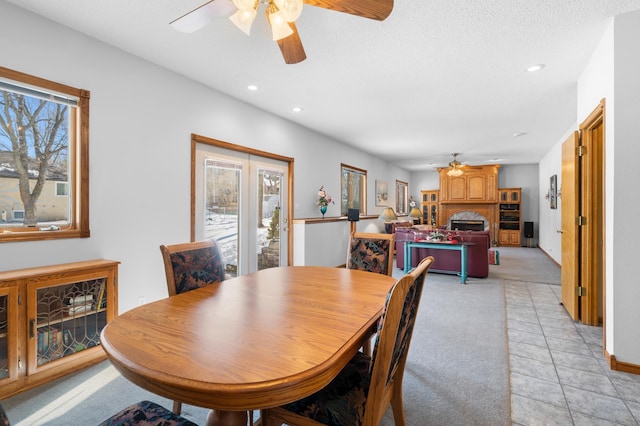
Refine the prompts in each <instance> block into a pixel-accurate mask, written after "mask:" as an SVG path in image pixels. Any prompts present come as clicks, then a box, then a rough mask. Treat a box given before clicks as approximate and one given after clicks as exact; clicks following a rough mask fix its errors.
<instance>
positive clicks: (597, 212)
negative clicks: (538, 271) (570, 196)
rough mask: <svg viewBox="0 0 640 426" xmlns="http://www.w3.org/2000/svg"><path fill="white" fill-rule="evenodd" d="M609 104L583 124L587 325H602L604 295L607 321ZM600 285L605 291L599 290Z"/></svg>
mask: <svg viewBox="0 0 640 426" xmlns="http://www.w3.org/2000/svg"><path fill="white" fill-rule="evenodd" d="M604 125H605V100H604V99H602V100H601V101H600V103H599V104H598V106H597V107H596V108H595V109H594V110H593V111H592V112H591V114H589V116H588V117H587V118H586V119H585V120H584V121H583V122H582V123H581V124H580V126H579V129H580V133H581V145H582V146H583V147H584V149H585V150H586V154H585V155H584V156H583V157H582V161H581V163H582V165H581V172H580V185H581V187H582V188H581V194H582V196H581V199H580V211H581V213H580V214H581V216H584V217H586V219H587V220H586V225H584V226H581V227H580V230H579V234H580V240H581V244H580V250H581V261H580V269H581V270H580V276H581V280H582V283H581V284H582V285H583V287H585V288H586V296H583V297H582V298H581V299H580V304H581V313H582V315H581V318H580V319H581V321H582V322H583V323H584V324H589V325H599V318H598V296H599V294H600V293H601V294H602V295H603V300H602V306H603V308H602V309H603V321H604V318H605V314H604V306H606V303H605V300H604V293H605V292H604V288H605V287H606V285H605V284H606V272H605V262H604V253H605V245H604V244H605V241H606V239H605V226H604V224H605V212H606V207H605V202H606V199H605V197H604V190H605V170H604V168H605V157H604V156H605V132H604ZM598 283H601V284H602V288H598V285H597V284H598Z"/></svg>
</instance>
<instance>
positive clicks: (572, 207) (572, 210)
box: [560, 132, 580, 320]
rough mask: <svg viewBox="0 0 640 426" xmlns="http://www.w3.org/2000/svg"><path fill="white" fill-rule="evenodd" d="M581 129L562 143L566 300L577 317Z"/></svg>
mask: <svg viewBox="0 0 640 426" xmlns="http://www.w3.org/2000/svg"><path fill="white" fill-rule="evenodd" d="M578 145H579V135H578V132H573V134H572V135H571V136H569V138H568V139H567V140H566V141H564V143H563V144H562V198H561V200H562V201H561V206H562V219H561V220H562V230H561V231H560V232H562V271H561V283H562V304H563V305H564V307H565V309H566V310H567V312H568V313H569V315H570V316H571V318H573V319H574V320H578V319H579V318H580V312H579V310H578V296H577V294H576V292H577V289H578V280H579V271H578V249H579V246H578V226H577V224H576V219H577V217H578V213H579V211H578V188H579V186H578V169H577V166H578V157H577V149H578Z"/></svg>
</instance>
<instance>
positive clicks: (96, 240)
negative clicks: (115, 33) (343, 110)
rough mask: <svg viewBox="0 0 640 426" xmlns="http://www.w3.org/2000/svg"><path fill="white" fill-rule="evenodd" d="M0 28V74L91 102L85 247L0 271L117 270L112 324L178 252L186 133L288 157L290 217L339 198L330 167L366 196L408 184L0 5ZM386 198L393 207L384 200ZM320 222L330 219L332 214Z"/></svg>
mask: <svg viewBox="0 0 640 426" xmlns="http://www.w3.org/2000/svg"><path fill="white" fill-rule="evenodd" d="M0 16H2V22H3V23H2V26H0V52H2V66H4V67H7V68H11V69H14V70H17V71H21V72H25V73H28V74H32V75H35V76H38V77H42V78H46V79H49V80H53V81H56V82H60V83H63V84H67V85H70V86H73V87H77V88H82V89H87V90H89V91H90V92H91V119H90V221H91V222H90V225H91V238H86V239H68V240H58V241H39V242H22V243H15V242H12V243H2V244H0V270H10V269H18V268H27V267H33V266H41V265H50V264H58V263H66V262H73V261H79V260H87V259H94V258H107V259H114V260H119V261H121V262H122V263H121V266H120V276H119V289H120V294H119V296H120V297H119V301H120V311H121V312H123V311H126V310H128V309H130V308H132V307H134V306H136V305H137V300H138V298H139V297H146V298H147V300H148V301H152V300H155V299H159V298H163V297H166V295H167V290H166V282H165V277H164V271H163V264H162V259H161V255H160V250H159V248H158V247H159V245H160V244H171V243H178V242H184V241H188V240H189V235H190V229H189V226H190V225H189V224H190V210H189V197H190V188H189V182H190V180H189V179H190V135H191V133H196V134H200V135H203V136H207V137H211V138H216V139H221V140H224V141H227V142H231V143H235V144H239V145H245V146H249V147H253V148H257V149H260V150H264V151H269V152H273V153H276V154H280V155H285V156H289V157H293V158H294V159H295V163H294V167H295V168H294V179H295V186H294V191H295V192H294V207H295V212H294V215H295V217H320V216H321V214H320V212H319V210H318V207H317V206H316V205H315V200H316V194H317V190H318V188H319V187H320V186H321V185H324V186H325V188H326V189H327V192H328V193H329V194H330V195H332V196H334V197H338V196H339V188H340V162H344V163H347V164H350V165H353V166H356V167H359V168H362V169H365V170H368V171H369V184H368V193H369V194H373V190H374V181H375V179H381V180H385V181H387V182H388V183H389V184H390V189H391V188H394V186H393V185H394V184H395V180H396V179H400V180H403V181H409V176H410V174H409V172H407V171H404V170H401V169H399V168H397V167H395V166H391V165H389V164H387V163H386V162H384V161H382V160H380V159H378V158H374V157H372V156H370V155H366V154H363V153H361V152H360V151H357V150H355V149H352V148H350V147H347V146H346V145H343V144H341V143H339V142H337V141H335V140H332V139H329V138H328V137H326V136H323V135H320V134H318V133H315V132H312V131H309V130H307V129H305V128H303V127H300V126H298V125H295V124H293V123H292V122H289V121H287V120H284V119H282V118H279V117H276V116H274V115H271V114H268V113H265V112H264V111H262V110H259V109H256V108H253V107H251V106H249V105H247V104H245V103H243V102H240V101H237V100H235V99H233V98H230V97H228V96H226V95H223V94H221V93H219V92H216V91H213V90H210V89H207V88H205V87H203V86H201V85H199V84H196V83H194V82H192V81H190V80H188V79H185V78H183V77H181V76H178V75H176V74H174V73H172V72H169V71H167V70H165V69H163V68H160V67H157V66H155V65H153V64H151V63H149V62H146V61H143V60H141V59H139V58H137V57H135V56H132V55H129V54H127V53H125V52H123V51H121V50H119V49H116V48H114V47H111V46H108V45H106V44H103V43H101V42H98V41H96V40H94V39H91V38H89V37H86V36H84V35H81V34H79V33H76V32H74V31H71V30H70V29H68V28H66V27H63V26H60V25H58V24H56V23H54V22H52V21H48V20H45V19H43V18H41V17H39V16H37V15H34V14H31V13H29V12H27V11H25V10H23V9H20V8H17V7H15V6H13V5H11V4H8V3H6V2H4V1H2V0H0ZM17 35H19V36H17ZM249 123H250V125H249ZM390 196H391V199H390V203H393V204H392V205H395V191H394V190H393V191H390ZM374 204H375V200H374V199H373V197H369V202H368V209H369V211H368V212H369V213H370V214H375V213H377V212H379V211H380V210H381V209H382V207H376V206H375V205H374ZM327 215H328V216H338V215H339V206H338V205H337V204H336V205H331V206H329V211H328V213H327ZM317 226H319V227H320V228H322V227H323V226H324V225H317ZM344 226H345V227H348V223H347V222H344ZM335 247H341V248H342V247H345V249H344V250H346V242H345V241H344V237H343V233H342V232H336V231H335V230H333V229H332V228H331V227H329V228H327V230H326V231H325V232H322V235H321V239H320V240H319V241H315V244H310V245H308V246H306V247H304V250H308V252H307V253H305V256H307V257H308V258H317V259H322V254H323V253H324V252H326V251H327V250H331V251H333V252H335ZM298 249H299V248H298ZM314 254H317V256H314ZM342 263H344V261H342ZM334 265H335V264H332V265H331V266H334Z"/></svg>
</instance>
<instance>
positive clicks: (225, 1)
mask: <svg viewBox="0 0 640 426" xmlns="http://www.w3.org/2000/svg"><path fill="white" fill-rule="evenodd" d="M235 9H236V8H235V6H234V5H233V2H232V1H231V0H211V1H209V2H207V3H205V4H203V5H202V6H199V7H197V8H195V9H193V10H192V11H191V12H188V13H185V14H184V15H182V16H181V17H179V18H177V19H174V20H173V21H171V22H169V25H171V26H172V27H173V29H175V30H177V31H180V32H183V33H192V32H194V31H197V30H199V29H200V28H202V27H204V26H205V25H207V24H208V23H209V22H211V21H212V20H213V19H215V18H219V17H221V16H224V15H227V14H230V13H231V12H233V11H234V10H235Z"/></svg>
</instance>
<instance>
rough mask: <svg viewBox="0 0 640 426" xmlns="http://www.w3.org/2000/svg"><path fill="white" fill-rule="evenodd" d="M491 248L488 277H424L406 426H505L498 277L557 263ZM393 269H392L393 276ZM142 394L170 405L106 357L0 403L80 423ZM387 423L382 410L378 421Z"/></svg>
mask: <svg viewBox="0 0 640 426" xmlns="http://www.w3.org/2000/svg"><path fill="white" fill-rule="evenodd" d="M498 250H499V251H500V265H496V266H493V265H492V266H491V267H490V275H489V278H486V279H478V278H470V279H469V282H468V284H467V285H462V284H460V279H459V278H458V277H455V276H452V275H443V274H429V275H428V277H427V280H426V284H425V289H424V293H423V299H422V304H421V306H420V311H419V314H418V323H417V324H416V328H415V331H414V335H413V341H412V344H411V348H410V353H409V357H408V361H407V366H406V370H405V376H404V387H403V389H404V392H403V393H404V405H405V412H406V416H407V424H409V425H434V426H438V425H448V426H449V425H487V426H489V425H491V426H494V425H510V424H511V416H510V391H509V376H508V353H507V341H506V328H505V324H506V320H505V306H504V288H503V280H507V279H508V280H521V281H535V282H547V281H545V280H548V281H549V282H554V283H558V282H559V279H556V278H555V276H554V275H553V274H554V272H553V271H556V272H557V271H558V268H557V267H556V266H554V264H553V263H552V262H551V261H550V260H549V259H548V258H547V257H546V256H545V255H544V253H543V252H542V251H540V250H539V249H533V248H502V247H501V248H498ZM550 266H551V267H550ZM549 271H551V272H549ZM540 274H542V277H543V278H542V281H541V278H540ZM545 274H548V276H547V275H545ZM400 275H401V271H400V270H396V271H395V273H394V276H400ZM554 279H555V281H553V280H554ZM176 368H180V367H179V366H176ZM142 399H149V400H152V401H156V402H158V403H160V404H162V405H164V406H165V407H167V408H170V407H171V401H169V400H167V399H165V398H161V397H158V396H156V395H154V394H152V393H149V392H147V391H145V390H143V389H140V388H139V387H137V386H136V385H133V384H131V383H130V382H129V381H127V380H126V379H124V378H123V377H122V376H120V374H119V373H118V372H117V371H116V370H115V369H114V368H113V367H112V366H111V365H110V363H109V362H108V361H105V362H102V363H100V364H98V365H96V366H93V367H91V368H89V369H85V370H83V371H80V372H78V373H75V374H73V375H70V376H67V377H65V378H63V379H60V380H58V381H56V382H53V383H50V384H48V385H45V386H41V387H39V388H38V389H34V390H31V391H27V392H24V393H22V394H19V395H16V396H14V397H12V398H9V399H6V400H4V401H2V404H3V406H4V407H5V409H6V411H7V413H8V416H9V419H10V420H11V422H12V425H14V426H27V425H28V426H35V425H52V426H56V425H60V426H63V425H64V426H74V425H82V426H85V425H92V424H97V423H99V422H101V421H102V420H104V419H105V418H107V417H109V416H110V415H111V414H113V413H115V412H117V411H119V410H120V409H122V408H124V407H125V406H127V405H129V404H131V403H133V402H137V401H140V400H142ZM207 412H208V410H206V409H203V408H199V407H193V406H189V405H185V406H184V408H183V416H184V417H187V418H189V419H190V420H192V421H193V422H195V423H197V424H204V422H205V419H206V415H207ZM393 424H394V422H393V416H392V415H391V411H390V410H389V411H388V412H387V413H386V415H385V417H384V419H383V421H382V423H381V425H383V426H388V425H393Z"/></svg>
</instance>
